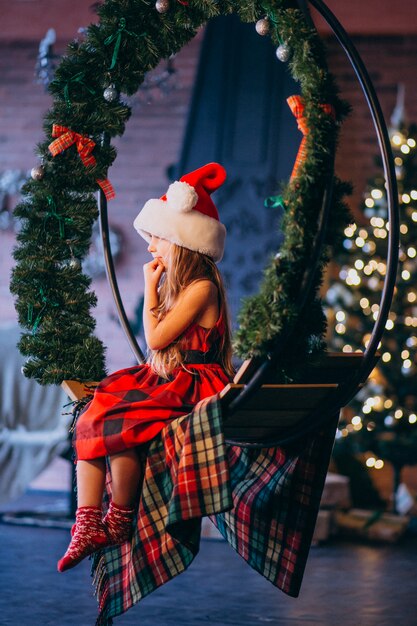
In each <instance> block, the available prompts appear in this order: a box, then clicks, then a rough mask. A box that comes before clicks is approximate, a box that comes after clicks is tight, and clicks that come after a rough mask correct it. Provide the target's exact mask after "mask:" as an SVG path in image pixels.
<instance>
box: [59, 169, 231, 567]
mask: <svg viewBox="0 0 417 626" xmlns="http://www.w3.org/2000/svg"><path fill="white" fill-rule="evenodd" d="M225 179H226V172H225V170H224V168H223V167H222V166H221V165H219V164H217V163H209V164H208V165H205V166H203V167H201V168H199V169H197V170H195V171H194V172H191V173H190V174H187V175H185V176H183V177H182V178H181V179H180V180H179V181H175V182H174V183H172V184H171V185H170V186H169V189H168V192H167V194H166V195H165V196H163V197H162V198H160V199H159V200H158V199H153V200H148V202H147V203H146V204H145V205H144V207H143V208H142V210H141V212H140V213H139V215H138V216H137V218H136V220H135V222H134V226H135V228H136V230H137V231H138V232H139V234H140V235H141V236H142V237H144V238H145V239H146V240H147V241H148V242H149V247H148V251H149V252H150V253H151V254H152V256H153V260H152V261H150V262H149V263H146V264H145V265H144V268H143V269H144V279H145V300H144V313H143V323H144V330H145V336H146V340H147V343H148V347H149V349H150V355H149V357H148V362H147V363H146V364H145V365H139V366H136V367H131V368H128V369H124V370H120V371H118V372H116V373H114V374H112V375H110V376H108V377H107V378H105V379H104V380H103V381H102V382H101V383H100V384H99V385H98V387H97V389H96V391H95V394H94V398H93V400H92V401H91V402H90V403H89V405H87V407H86V409H85V410H84V412H83V413H82V415H81V416H80V417H79V419H78V422H77V426H76V430H75V435H74V448H75V452H76V458H77V498H78V509H77V512H76V523H75V524H74V526H73V528H72V539H71V542H70V544H69V547H68V549H67V551H66V553H65V555H64V556H63V557H62V559H61V560H60V561H59V562H58V570H59V571H60V572H63V571H65V570H67V569H70V568H71V567H74V566H75V565H77V563H79V562H80V561H81V560H82V559H84V558H85V557H86V556H88V555H89V554H92V553H93V552H95V551H96V550H99V549H101V548H103V547H105V546H109V545H117V544H121V543H124V542H125V541H128V540H129V539H130V537H131V534H132V531H133V528H132V522H133V518H134V515H135V510H136V508H135V503H136V498H137V493H138V489H139V485H140V479H141V465H140V461H139V457H138V455H137V453H136V447H137V446H139V445H141V444H145V443H147V442H149V441H150V440H151V439H152V438H153V437H155V436H156V435H157V434H158V433H159V432H160V431H161V429H162V428H164V426H165V425H166V423H167V421H168V420H172V419H175V418H177V417H180V416H182V415H186V414H187V413H189V412H190V411H191V410H192V409H193V407H194V405H195V404H196V403H197V402H198V401H199V400H202V399H203V398H205V397H208V396H211V395H214V394H216V393H217V392H219V391H220V390H221V389H223V387H224V386H225V385H226V384H227V383H228V382H229V380H230V378H231V377H232V376H233V368H232V363H231V338H230V329H229V320H228V313H227V307H226V298H225V292H224V287H223V283H222V279H221V276H220V273H219V271H218V269H217V267H216V264H215V262H216V261H220V260H221V258H222V256H223V250H224V241H225V236H226V229H225V227H224V225H223V224H221V222H220V220H219V215H218V212H217V209H216V207H215V205H214V203H213V201H212V199H211V197H210V194H211V193H212V192H213V191H215V190H216V189H218V188H219V187H220V186H221V185H222V184H223V182H224V181H225ZM106 457H110V469H111V477H112V500H111V502H110V506H109V509H108V511H107V513H106V515H105V517H104V519H102V506H101V503H102V498H103V491H104V486H105V475H106V460H105V459H106Z"/></svg>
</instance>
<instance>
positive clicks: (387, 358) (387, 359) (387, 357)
mask: <svg viewBox="0 0 417 626" xmlns="http://www.w3.org/2000/svg"><path fill="white" fill-rule="evenodd" d="M381 359H382V360H383V361H384V363H389V362H390V361H391V355H390V353H389V352H384V354H383V355H382V357H381Z"/></svg>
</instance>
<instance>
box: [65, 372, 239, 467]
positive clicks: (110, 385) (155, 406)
mask: <svg viewBox="0 0 417 626" xmlns="http://www.w3.org/2000/svg"><path fill="white" fill-rule="evenodd" d="M186 368H187V369H184V368H177V369H176V370H174V372H173V377H172V380H169V381H167V380H166V379H165V378H161V377H160V376H158V375H157V374H155V373H154V372H153V371H152V369H151V368H150V366H149V365H147V364H145V365H139V366H135V367H131V368H127V369H123V370H119V371H118V372H115V373H114V374H111V375H110V376H108V377H107V378H105V379H104V380H102V381H101V382H100V384H99V385H98V387H97V389H96V390H95V393H94V396H93V399H92V400H91V402H89V403H88V404H87V406H86V408H85V409H84V410H83V412H82V413H81V414H80V416H79V418H78V420H77V425H76V427H75V432H74V438H73V445H74V449H75V455H76V459H77V460H88V459H95V458H99V457H104V456H108V455H112V454H116V453H118V452H122V451H123V450H127V449H129V448H134V447H136V446H138V445H141V444H144V443H147V442H149V441H150V440H151V439H153V438H154V437H155V436H156V435H157V434H158V433H159V432H160V431H161V430H162V429H163V428H164V426H166V425H167V423H168V422H170V421H171V420H173V419H176V418H178V417H181V416H182V415H187V414H188V413H190V411H192V409H193V408H194V406H195V405H196V404H197V403H198V402H199V401H200V400H202V399H203V398H207V397H209V396H213V395H215V394H217V393H218V392H219V391H221V390H222V389H223V387H224V386H225V385H227V384H228V382H229V378H228V377H227V375H226V373H225V372H224V370H223V369H222V368H221V366H220V365H219V364H218V363H202V364H195V363H191V364H187V366H186Z"/></svg>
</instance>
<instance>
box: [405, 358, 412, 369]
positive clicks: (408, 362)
mask: <svg viewBox="0 0 417 626" xmlns="http://www.w3.org/2000/svg"><path fill="white" fill-rule="evenodd" d="M411 366H412V362H411V361H410V359H406V360H405V361H404V362H403V368H404V369H405V370H409V369H410V367H411Z"/></svg>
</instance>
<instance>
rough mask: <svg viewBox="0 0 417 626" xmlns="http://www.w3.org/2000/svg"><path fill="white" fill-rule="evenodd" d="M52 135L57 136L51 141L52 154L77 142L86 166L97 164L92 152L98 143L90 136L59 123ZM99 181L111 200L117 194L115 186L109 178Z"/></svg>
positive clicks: (53, 129)
mask: <svg viewBox="0 0 417 626" xmlns="http://www.w3.org/2000/svg"><path fill="white" fill-rule="evenodd" d="M52 137H57V139H55V141H53V142H52V143H50V144H49V146H48V148H49V152H50V153H51V154H52V156H56V155H57V154H60V153H61V152H64V150H66V149H67V148H69V147H70V146H72V144H75V145H76V147H77V151H78V154H79V155H80V157H81V161H82V162H83V163H84V165H85V167H93V166H94V165H95V164H96V159H95V158H94V157H93V155H92V154H91V153H92V151H93V149H94V147H95V145H96V143H95V141H93V140H92V139H90V138H89V137H86V136H85V135H81V134H80V133H76V132H74V131H73V130H70V129H69V128H67V127H66V126H60V125H59V124H54V125H53V126H52ZM97 183H98V185H100V187H101V188H102V190H103V192H104V195H105V196H106V198H107V200H111V199H112V198H114V197H115V196H116V194H115V192H114V189H113V186H112V184H111V182H110V181H109V179H108V178H105V179H103V180H97Z"/></svg>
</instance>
